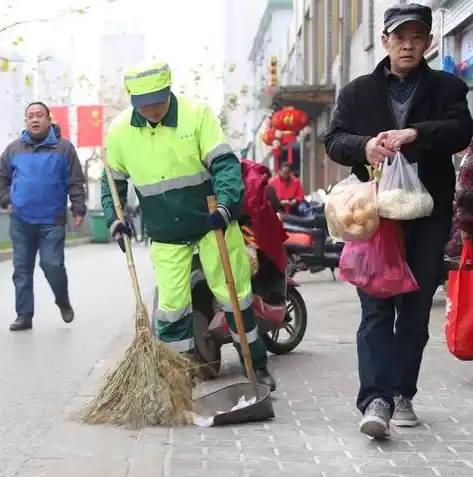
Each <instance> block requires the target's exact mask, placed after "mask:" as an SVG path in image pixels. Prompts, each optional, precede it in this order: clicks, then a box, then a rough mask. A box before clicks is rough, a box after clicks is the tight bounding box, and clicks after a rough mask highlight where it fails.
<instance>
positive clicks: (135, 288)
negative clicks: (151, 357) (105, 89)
mask: <svg viewBox="0 0 473 477" xmlns="http://www.w3.org/2000/svg"><path fill="white" fill-rule="evenodd" d="M102 160H103V165H104V168H105V174H106V176H107V182H108V185H109V187H110V192H111V194H112V199H113V206H114V208H115V213H116V214H117V218H118V219H119V220H121V221H122V222H123V223H125V217H124V215H123V210H122V206H121V204H120V198H119V196H118V191H117V186H116V184H115V180H114V178H113V176H112V171H111V169H110V166H109V165H108V161H107V158H106V157H105V155H104V156H102ZM123 240H124V243H125V254H126V261H127V264H128V271H129V273H130V278H131V283H132V285H133V292H134V294H135V299H136V304H137V306H138V307H143V306H144V305H143V299H142V298H141V291H140V285H139V283H138V276H137V274H136V268H135V261H134V260H133V252H132V250H131V242H130V238H129V237H128V235H125V236H124V237H123ZM148 326H149V324H148Z"/></svg>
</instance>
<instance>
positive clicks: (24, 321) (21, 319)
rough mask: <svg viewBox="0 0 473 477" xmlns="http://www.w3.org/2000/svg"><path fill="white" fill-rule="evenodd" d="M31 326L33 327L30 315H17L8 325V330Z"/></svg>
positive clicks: (29, 328)
mask: <svg viewBox="0 0 473 477" xmlns="http://www.w3.org/2000/svg"><path fill="white" fill-rule="evenodd" d="M31 328H33V317H32V316H31V315H18V316H17V317H16V320H15V321H14V322H13V323H12V324H11V325H10V331H23V330H31Z"/></svg>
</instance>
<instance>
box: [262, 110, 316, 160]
mask: <svg viewBox="0 0 473 477" xmlns="http://www.w3.org/2000/svg"><path fill="white" fill-rule="evenodd" d="M309 121H310V118H309V116H308V115H307V114H306V113H305V112H304V111H301V110H300V109H296V108H293V107H292V106H291V107H286V108H283V109H280V110H278V111H275V112H274V113H273V114H272V116H271V126H272V127H273V128H275V129H276V130H277V133H276V136H278V137H280V138H281V144H282V145H283V146H287V160H288V162H289V164H292V163H293V161H294V155H293V149H292V148H293V144H294V143H295V142H297V140H298V135H299V133H301V132H302V131H303V130H304V129H305V128H306V127H307V125H308V124H309Z"/></svg>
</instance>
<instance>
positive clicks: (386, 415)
mask: <svg viewBox="0 0 473 477" xmlns="http://www.w3.org/2000/svg"><path fill="white" fill-rule="evenodd" d="M390 420H391V410H390V408H389V404H388V403H387V402H386V401H385V400H384V399H381V398H376V399H373V401H371V402H370V404H369V405H368V407H367V408H366V410H365V412H364V414H363V419H362V420H361V421H360V425H359V429H360V431H361V432H362V433H363V434H366V435H367V436H369V437H373V438H374V439H382V438H383V437H387V436H389V434H390V430H389V421H390Z"/></svg>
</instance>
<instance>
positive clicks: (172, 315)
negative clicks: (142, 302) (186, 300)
mask: <svg viewBox="0 0 473 477" xmlns="http://www.w3.org/2000/svg"><path fill="white" fill-rule="evenodd" d="M191 313H192V304H191V303H190V304H189V305H187V306H185V307H184V308H181V309H180V310H173V311H164V310H160V309H157V310H156V311H155V314H154V319H155V320H158V321H165V322H167V323H175V322H176V321H179V320H180V319H182V318H184V317H185V316H187V315H190V314H191Z"/></svg>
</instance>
